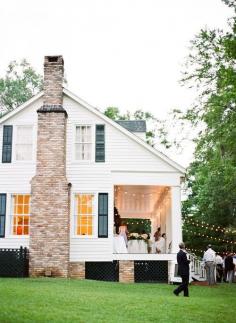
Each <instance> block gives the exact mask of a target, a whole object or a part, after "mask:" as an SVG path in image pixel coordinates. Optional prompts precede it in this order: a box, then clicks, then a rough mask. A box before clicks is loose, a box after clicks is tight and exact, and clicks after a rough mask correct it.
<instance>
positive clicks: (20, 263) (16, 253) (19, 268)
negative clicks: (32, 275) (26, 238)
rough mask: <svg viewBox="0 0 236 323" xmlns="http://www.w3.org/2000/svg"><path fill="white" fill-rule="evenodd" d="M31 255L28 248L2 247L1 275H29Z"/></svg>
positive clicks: (0, 255)
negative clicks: (29, 255)
mask: <svg viewBox="0 0 236 323" xmlns="http://www.w3.org/2000/svg"><path fill="white" fill-rule="evenodd" d="M28 275H29V257H28V250H27V249H26V248H24V249H23V248H19V249H0V277H28Z"/></svg>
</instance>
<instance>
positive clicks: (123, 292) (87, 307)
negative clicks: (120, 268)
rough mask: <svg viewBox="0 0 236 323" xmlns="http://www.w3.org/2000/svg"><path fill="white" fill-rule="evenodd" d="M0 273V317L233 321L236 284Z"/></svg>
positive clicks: (7, 319) (15, 319)
mask: <svg viewBox="0 0 236 323" xmlns="http://www.w3.org/2000/svg"><path fill="white" fill-rule="evenodd" d="M173 289H174V286H170V285H166V284H121V283H109V282H96V281H88V280H84V281H79V280H65V279H53V278H52V279H47V278H41V279H10V278H5V279H4V278H1V279H0V322H1V323H2V322H14V323H15V322H31V323H34V322H63V323H64V322H70V323H71V322H86V323H87V322H89V323H90V322H91V323H93V322H94V323H95V322H96V323H99V322H111V323H116V322H122V323H129V322H130V323H135V322H142V323H145V322H167V323H171V322H181V323H184V322H192V323H193V322H201V323H204V322H225V323H230V322H235V317H236V305H235V304H236V284H231V285H228V284H222V285H218V286H216V287H208V286H191V287H190V297H189V298H187V297H182V296H179V297H176V296H175V295H173V293H172V291H173Z"/></svg>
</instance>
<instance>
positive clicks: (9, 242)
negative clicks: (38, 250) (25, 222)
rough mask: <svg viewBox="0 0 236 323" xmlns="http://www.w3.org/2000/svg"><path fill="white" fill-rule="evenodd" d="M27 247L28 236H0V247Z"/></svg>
mask: <svg viewBox="0 0 236 323" xmlns="http://www.w3.org/2000/svg"><path fill="white" fill-rule="evenodd" d="M20 247H27V248H28V247H29V238H0V249H1V248H3V249H5V248H10V249H16V248H20Z"/></svg>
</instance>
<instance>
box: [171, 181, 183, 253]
mask: <svg viewBox="0 0 236 323" xmlns="http://www.w3.org/2000/svg"><path fill="white" fill-rule="evenodd" d="M180 194H181V192H180V186H172V187H171V235H172V244H171V245H172V247H171V252H172V253H177V252H178V249H179V247H178V246H179V243H180V242H181V241H182V239H183V236H182V218H181V195H180Z"/></svg>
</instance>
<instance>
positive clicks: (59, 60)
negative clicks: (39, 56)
mask: <svg viewBox="0 0 236 323" xmlns="http://www.w3.org/2000/svg"><path fill="white" fill-rule="evenodd" d="M45 64H50V65H51V64H54V65H63V66H64V60H63V57H62V55H53V56H45V57H44V65H45Z"/></svg>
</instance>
